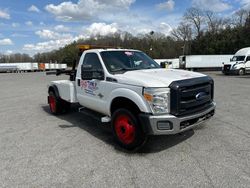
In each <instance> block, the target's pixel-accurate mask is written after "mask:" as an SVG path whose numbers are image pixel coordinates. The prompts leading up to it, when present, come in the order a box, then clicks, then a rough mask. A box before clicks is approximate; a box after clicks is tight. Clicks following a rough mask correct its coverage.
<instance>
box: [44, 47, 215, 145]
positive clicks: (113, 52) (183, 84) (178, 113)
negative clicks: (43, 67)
mask: <svg viewBox="0 0 250 188" xmlns="http://www.w3.org/2000/svg"><path fill="white" fill-rule="evenodd" d="M48 93H49V96H48V103H49V105H50V109H51V112H52V113H53V114H56V115H57V114H60V113H62V112H67V111H68V110H69V106H70V104H72V103H79V104H80V105H81V106H83V107H84V108H86V109H88V110H90V111H92V112H94V113H96V114H101V115H102V118H101V119H100V120H101V121H103V122H111V127H112V130H113V134H114V137H115V138H116V140H117V142H118V143H119V144H120V145H121V146H123V147H124V148H126V149H135V148H138V147H140V146H142V145H143V143H145V141H146V139H147V136H149V135H170V134H177V133H180V132H183V131H186V130H188V129H191V128H193V127H195V126H197V125H199V124H201V123H203V122H205V121H206V120H208V119H210V118H211V117H212V116H213V115H214V112H215V102H214V100H213V99H214V82H213V80H212V78H210V77H209V76H206V75H203V74H200V73H194V72H188V71H184V70H173V69H162V68H161V67H160V66H159V65H158V64H157V63H156V62H155V61H154V60H152V59H151V58H150V57H148V56H147V55H146V54H145V53H143V52H141V51H138V50H132V49H115V48H111V49H110V48H108V49H107V48H99V49H89V50H85V51H84V52H83V54H82V55H81V58H80V60H79V64H78V67H77V70H76V72H75V78H74V79H71V80H60V81H52V82H51V83H50V84H49V86H48Z"/></svg>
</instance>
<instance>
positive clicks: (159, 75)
mask: <svg viewBox="0 0 250 188" xmlns="http://www.w3.org/2000/svg"><path fill="white" fill-rule="evenodd" d="M204 76H205V75H204V74H200V73H196V72H190V71H184V70H175V69H146V70H135V71H128V72H125V73H124V74H117V75H115V79H117V81H118V82H119V83H122V84H129V85H136V86H142V87H168V86H169V85H170V84H171V83H172V82H173V81H178V80H185V79H191V78H198V77H204Z"/></svg>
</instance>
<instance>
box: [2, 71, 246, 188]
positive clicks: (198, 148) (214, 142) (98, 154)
mask: <svg viewBox="0 0 250 188" xmlns="http://www.w3.org/2000/svg"><path fill="white" fill-rule="evenodd" d="M209 74H210V75H211V76H212V77H213V78H214V80H215V100H216V102H217V111H216V115H215V117H214V118H213V119H212V120H211V121H209V122H207V123H206V124H204V125H203V126H200V127H198V128H196V129H194V130H191V131H188V132H186V133H183V134H180V135H176V136H160V137H152V138H151V139H150V140H149V142H148V144H147V145H146V146H145V147H144V148H143V150H142V151H140V152H139V153H128V152H126V151H124V150H123V149H121V148H120V147H119V146H117V144H116V143H115V142H114V140H113V137H112V134H111V132H110V129H109V127H108V126H107V125H106V126H105V125H102V124H101V123H100V122H97V121H95V120H93V119H91V118H90V117H87V116H84V115H82V114H80V113H78V112H77V106H75V107H74V108H73V109H72V112H71V113H69V114H67V115H63V116H58V117H55V116H53V115H51V114H50V113H49V108H48V105H47V104H46V103H47V98H46V97H47V87H46V85H47V83H49V81H50V80H55V79H63V78H64V77H63V76H62V77H57V78H56V77H55V76H45V74H44V73H24V74H0V99H1V103H0V104H1V105H0V106H1V108H0V187H102V188H103V187H249V185H250V107H249V104H250V75H248V76H243V77H238V76H227V77H225V76H223V75H221V74H220V73H219V72H218V73H216V72H213V73H209ZM65 78H67V77H65Z"/></svg>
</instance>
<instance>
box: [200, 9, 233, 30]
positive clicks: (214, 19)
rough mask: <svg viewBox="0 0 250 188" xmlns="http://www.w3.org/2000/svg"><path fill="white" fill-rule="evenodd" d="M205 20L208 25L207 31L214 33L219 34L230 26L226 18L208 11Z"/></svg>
mask: <svg viewBox="0 0 250 188" xmlns="http://www.w3.org/2000/svg"><path fill="white" fill-rule="evenodd" d="M205 19H206V23H207V30H208V31H209V32H212V33H217V32H219V31H220V30H221V29H224V28H226V27H227V25H229V23H230V22H229V20H228V19H225V18H219V17H218V16H217V15H216V14H215V13H214V12H212V11H206V12H205Z"/></svg>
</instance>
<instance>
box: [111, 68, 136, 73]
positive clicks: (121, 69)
mask: <svg viewBox="0 0 250 188" xmlns="http://www.w3.org/2000/svg"><path fill="white" fill-rule="evenodd" d="M130 70H138V69H135V68H119V69H113V70H112V72H119V71H130Z"/></svg>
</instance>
